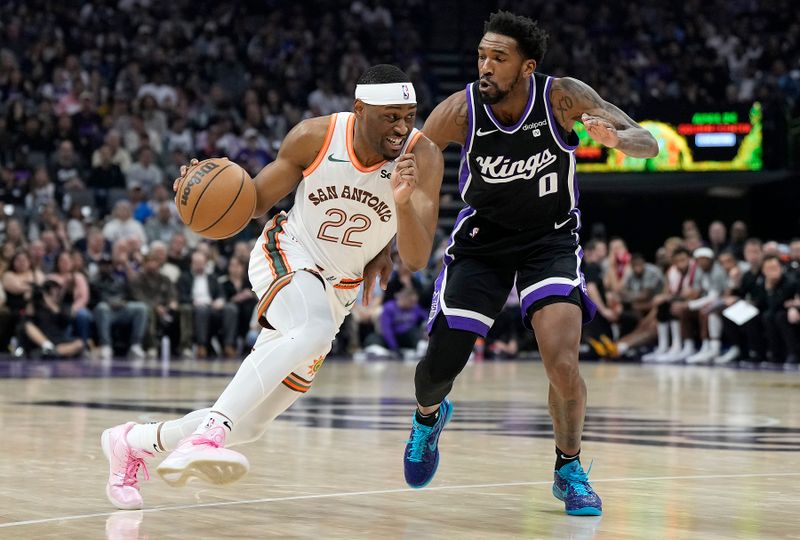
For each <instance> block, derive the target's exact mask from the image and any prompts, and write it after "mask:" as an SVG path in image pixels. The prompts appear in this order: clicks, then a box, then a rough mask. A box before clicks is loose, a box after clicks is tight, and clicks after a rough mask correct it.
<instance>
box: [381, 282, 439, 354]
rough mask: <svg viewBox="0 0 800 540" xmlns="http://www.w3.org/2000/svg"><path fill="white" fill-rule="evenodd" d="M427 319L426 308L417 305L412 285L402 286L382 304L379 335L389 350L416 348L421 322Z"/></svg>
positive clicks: (417, 298) (415, 293)
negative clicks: (390, 298) (392, 296)
mask: <svg viewBox="0 0 800 540" xmlns="http://www.w3.org/2000/svg"><path fill="white" fill-rule="evenodd" d="M427 319H428V312H427V310H425V309H423V308H421V307H420V305H419V297H418V296H417V292H416V290H414V288H413V287H404V288H403V289H400V290H399V291H397V293H396V294H395V298H394V299H393V300H388V301H386V302H384V304H383V312H382V313H381V317H380V323H381V336H382V337H383V343H384V344H385V346H386V347H387V348H388V349H389V350H390V351H393V352H395V353H397V354H400V352H401V349H412V350H416V348H417V343H418V342H419V340H420V338H421V337H422V326H421V325H422V323H423V322H424V321H426V320H427Z"/></svg>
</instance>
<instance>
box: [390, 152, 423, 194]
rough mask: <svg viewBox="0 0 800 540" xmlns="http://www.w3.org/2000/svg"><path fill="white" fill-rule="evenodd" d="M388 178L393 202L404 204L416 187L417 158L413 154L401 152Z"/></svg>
mask: <svg viewBox="0 0 800 540" xmlns="http://www.w3.org/2000/svg"><path fill="white" fill-rule="evenodd" d="M395 163H396V165H395V167H394V170H393V171H392V176H391V179H390V182H391V185H392V192H393V194H394V202H395V204H406V203H408V201H410V200H411V194H412V193H414V189H416V187H417V179H418V175H417V160H416V158H415V157H414V154H403V155H402V156H400V157H399V158H397V160H395Z"/></svg>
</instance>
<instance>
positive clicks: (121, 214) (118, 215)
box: [103, 200, 147, 243]
mask: <svg viewBox="0 0 800 540" xmlns="http://www.w3.org/2000/svg"><path fill="white" fill-rule="evenodd" d="M112 215H113V218H112V219H111V220H109V221H108V223H106V225H105V227H103V236H104V237H105V238H106V240H108V241H109V242H116V241H117V240H119V239H121V238H128V237H129V236H135V237H137V238H138V239H139V240H140V242H141V243H145V242H146V241H147V234H146V233H145V232H144V227H143V226H142V224H141V223H139V222H138V221H136V220H135V219H133V209H132V208H131V203H129V202H128V201H126V200H122V201H117V203H116V204H115V205H114V212H113V214H112Z"/></svg>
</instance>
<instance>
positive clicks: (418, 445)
mask: <svg viewBox="0 0 800 540" xmlns="http://www.w3.org/2000/svg"><path fill="white" fill-rule="evenodd" d="M414 412H415V414H414V417H413V420H412V422H411V435H410V436H409V437H408V440H407V441H406V453H405V455H404V456H403V468H404V470H405V474H406V483H407V484H408V485H409V486H411V487H412V488H423V487H425V486H427V485H428V484H430V482H431V480H433V475H434V474H436V469H437V468H438V467H439V435H441V434H442V429H444V426H446V425H447V423H448V422H449V421H450V417H451V416H453V405H452V404H451V403H450V401H449V400H447V399H445V400H443V401H442V404H441V405H440V406H439V418H437V420H436V423H435V424H434V425H433V426H426V425H423V424H420V423H419V422H417V415H416V411H414Z"/></svg>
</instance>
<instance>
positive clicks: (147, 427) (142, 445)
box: [125, 422, 167, 454]
mask: <svg viewBox="0 0 800 540" xmlns="http://www.w3.org/2000/svg"><path fill="white" fill-rule="evenodd" d="M163 425H164V422H150V423H148V424H136V425H135V426H133V427H132V428H131V430H130V431H129V432H128V435H127V436H126V437H125V440H126V441H128V445H129V446H130V447H131V448H136V449H139V450H147V451H148V452H156V453H158V454H160V453H162V452H166V451H167V448H165V447H164V445H163V444H162V443H161V437H160V435H161V427H162V426H163Z"/></svg>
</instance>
